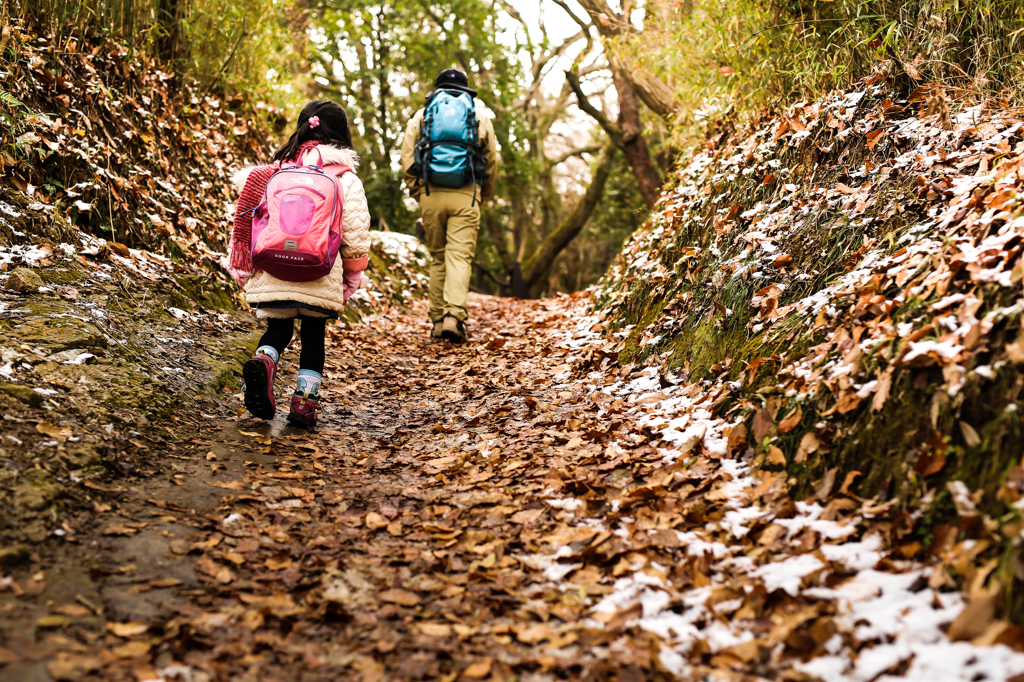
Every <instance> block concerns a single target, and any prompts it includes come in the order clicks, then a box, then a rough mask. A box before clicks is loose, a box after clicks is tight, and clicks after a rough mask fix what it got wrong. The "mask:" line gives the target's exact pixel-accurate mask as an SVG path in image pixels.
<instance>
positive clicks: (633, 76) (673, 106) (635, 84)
mask: <svg viewBox="0 0 1024 682" xmlns="http://www.w3.org/2000/svg"><path fill="white" fill-rule="evenodd" d="M612 65H613V66H614V68H615V70H616V71H620V72H621V73H622V75H623V76H624V77H625V79H626V80H627V81H629V84H630V86H632V88H633V91H634V92H636V94H637V96H638V97H639V98H640V99H641V100H642V101H643V103H644V104H646V105H647V106H648V107H649V108H650V110H651V111H653V112H654V113H656V114H658V115H659V116H661V117H663V118H667V119H673V118H675V116H676V114H678V113H679V100H677V99H676V94H675V92H674V91H673V90H672V88H670V87H669V86H668V85H666V84H665V82H664V81H662V80H661V79H660V78H658V77H657V76H655V75H654V74H652V73H650V71H648V70H647V69H645V68H643V67H637V66H635V65H631V64H629V63H627V62H626V61H625V60H622V59H619V58H613V59H612Z"/></svg>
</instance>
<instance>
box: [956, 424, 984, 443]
mask: <svg viewBox="0 0 1024 682" xmlns="http://www.w3.org/2000/svg"><path fill="white" fill-rule="evenodd" d="M960 433H962V434H963V435H964V442H965V443H967V447H969V448H976V447H978V446H979V445H981V436H980V435H978V432H977V431H975V429H974V427H973V426H971V425H970V424H968V423H967V422H965V421H961V422H960Z"/></svg>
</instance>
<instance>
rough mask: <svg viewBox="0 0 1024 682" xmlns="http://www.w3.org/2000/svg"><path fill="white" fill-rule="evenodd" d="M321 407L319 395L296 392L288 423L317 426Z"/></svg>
mask: <svg viewBox="0 0 1024 682" xmlns="http://www.w3.org/2000/svg"><path fill="white" fill-rule="evenodd" d="M319 405H320V396H319V395H309V394H302V393H298V392H296V393H295V394H294V395H293V396H292V409H291V412H289V413H288V421H290V422H291V423H292V424H298V425H299V426H316V422H317V417H318V407H319Z"/></svg>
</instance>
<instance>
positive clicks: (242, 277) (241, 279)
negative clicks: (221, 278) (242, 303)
mask: <svg viewBox="0 0 1024 682" xmlns="http://www.w3.org/2000/svg"><path fill="white" fill-rule="evenodd" d="M229 272H230V273H231V276H232V277H234V278H235V283H236V284H238V288H239V289H244V288H245V284H246V282H248V281H249V273H247V272H239V271H238V270H234V269H231V270H229Z"/></svg>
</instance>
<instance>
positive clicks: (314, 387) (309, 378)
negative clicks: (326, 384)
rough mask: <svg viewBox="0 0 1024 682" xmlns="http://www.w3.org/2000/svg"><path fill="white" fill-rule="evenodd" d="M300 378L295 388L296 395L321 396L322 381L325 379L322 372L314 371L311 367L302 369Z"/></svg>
mask: <svg viewBox="0 0 1024 682" xmlns="http://www.w3.org/2000/svg"><path fill="white" fill-rule="evenodd" d="M298 378H299V385H298V388H296V389H295V393H296V395H302V396H303V397H309V396H313V397H319V395H320V383H321V382H322V381H323V380H324V377H323V375H322V374H320V372H314V371H313V370H311V369H300V370H299V377H298Z"/></svg>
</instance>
